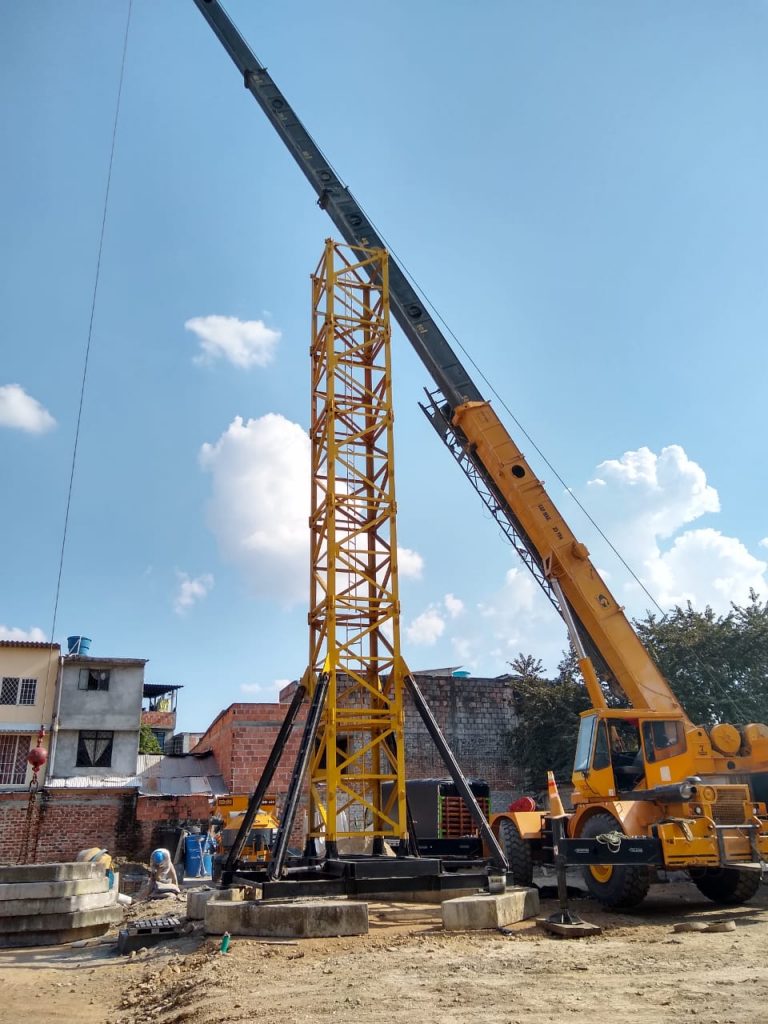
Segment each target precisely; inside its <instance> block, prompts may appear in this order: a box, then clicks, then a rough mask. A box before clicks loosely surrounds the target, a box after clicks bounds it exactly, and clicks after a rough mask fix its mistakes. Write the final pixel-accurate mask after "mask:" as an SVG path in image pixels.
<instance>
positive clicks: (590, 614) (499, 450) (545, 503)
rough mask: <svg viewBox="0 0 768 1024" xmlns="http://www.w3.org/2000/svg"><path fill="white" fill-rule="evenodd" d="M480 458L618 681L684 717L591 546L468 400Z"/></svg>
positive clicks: (496, 425) (635, 698)
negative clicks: (607, 582) (595, 561)
mask: <svg viewBox="0 0 768 1024" xmlns="http://www.w3.org/2000/svg"><path fill="white" fill-rule="evenodd" d="M454 422H455V423H456V425H457V426H458V427H459V428H460V429H461V431H462V433H463V434H464V436H465V437H466V439H467V442H468V443H469V445H470V446H471V447H472V448H473V449H474V452H475V455H476V457H477V458H478V459H479V460H480V462H482V464H483V466H484V467H485V469H486V471H487V472H488V473H489V475H490V476H491V478H492V480H493V482H494V483H495V485H496V488H497V490H498V491H499V492H501V494H502V495H503V496H504V498H505V500H506V501H507V502H508V504H509V505H510V506H511V507H512V508H513V509H514V510H515V515H516V517H517V519H518V522H519V523H520V526H521V527H522V529H523V530H524V532H525V535H526V536H527V537H528V538H529V539H530V541H531V542H532V544H533V546H534V547H535V549H536V550H537V551H538V553H539V555H540V556H541V557H542V559H543V562H544V571H545V573H546V575H547V576H549V577H553V578H555V579H557V580H558V582H559V584H560V586H561V588H562V590H563V593H564V595H565V597H566V599H567V601H568V604H569V606H570V607H571V608H572V609H573V611H574V612H575V614H576V616H577V617H578V619H579V621H580V623H581V625H582V626H583V628H584V629H585V630H586V632H587V634H588V635H589V636H590V637H592V638H593V639H594V640H595V642H596V645H597V647H598V649H599V651H600V654H601V656H602V658H603V659H604V660H605V662H606V665H607V667H608V668H609V669H610V670H611V672H612V673H613V674H614V676H615V678H616V681H617V682H618V684H619V686H620V687H621V689H622V690H623V691H624V693H625V694H626V696H627V698H628V700H629V702H630V703H631V704H632V706H633V707H636V708H648V709H651V710H654V711H670V712H675V713H676V714H680V712H681V711H682V709H681V707H680V704H679V702H678V701H677V700H676V698H675V695H674V693H673V692H672V690H671V689H670V687H669V684H668V683H667V681H666V679H665V678H664V676H663V675H662V674H661V672H660V671H659V669H658V668H657V667H656V664H655V663H654V661H653V660H652V658H651V657H650V656H649V654H648V652H647V651H646V649H645V648H644V647H643V645H642V643H641V642H640V639H639V637H638V636H637V634H636V633H635V631H634V629H633V628H632V626H631V624H630V622H629V620H628V619H627V617H626V616H625V615H624V612H623V609H622V608H621V606H620V605H618V604H617V603H616V601H615V599H614V597H613V596H612V594H611V592H610V590H609V589H608V587H607V586H606V585H605V582H604V581H603V580H602V578H601V577H600V574H599V573H598V571H597V569H596V568H595V567H594V565H593V564H592V562H591V561H590V559H589V552H588V551H587V548H586V547H585V546H584V545H583V544H581V543H580V542H579V541H578V540H577V539H576V537H575V536H574V535H573V533H572V532H571V530H570V528H569V526H568V524H567V523H566V521H565V519H564V518H563V517H562V515H561V514H560V512H559V511H558V510H557V508H556V506H555V504H554V502H553V501H552V499H551V498H550V497H549V495H548V494H547V492H546V490H545V489H544V485H543V484H542V482H541V480H539V479H538V478H537V477H536V475H535V474H534V473H533V471H532V470H531V468H530V466H529V465H528V463H527V461H526V459H525V457H524V456H523V454H522V452H521V451H520V449H519V448H518V447H517V445H516V444H515V442H514V441H513V440H512V438H511V437H510V436H509V434H508V432H507V430H506V428H505V427H504V425H503V423H502V422H501V421H500V420H499V418H498V416H497V415H496V413H495V412H494V410H493V409H492V408H491V406H490V405H489V403H488V402H468V403H466V404H464V405H463V406H459V407H458V408H457V409H456V410H454Z"/></svg>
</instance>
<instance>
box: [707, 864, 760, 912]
mask: <svg viewBox="0 0 768 1024" xmlns="http://www.w3.org/2000/svg"><path fill="white" fill-rule="evenodd" d="M690 874H691V878H692V880H693V883H694V885H695V886H696V888H697V889H698V890H699V892H700V893H701V895H702V896H706V897H707V899H708V900H712V902H713V903H721V904H722V905H723V906H726V907H735V906H737V905H738V904H739V903H746V902H747V900H751V899H752V897H753V896H754V895H755V894H756V893H757V890H758V889H759V888H760V872H759V871H740V870H739V869H738V868H701V869H699V870H698V871H695V872H694V871H692V872H691V873H690Z"/></svg>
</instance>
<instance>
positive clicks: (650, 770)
mask: <svg viewBox="0 0 768 1024" xmlns="http://www.w3.org/2000/svg"><path fill="white" fill-rule="evenodd" d="M646 715H647V716H648V718H647V720H646ZM685 754H686V739H685V730H684V728H683V723H682V720H681V719H678V718H672V717H670V716H668V715H661V714H659V713H658V712H657V713H654V712H646V713H644V714H642V717H638V712H637V711H627V710H618V709H617V710H613V709H611V710H605V711H604V710H602V709H600V710H592V711H588V712H585V713H584V714H583V715H582V718H581V724H580V727H579V738H578V741H577V744H576V757H575V760H574V765H573V781H574V785H575V786H576V790H577V792H579V791H580V792H583V793H584V794H585V795H586V796H587V798H589V797H590V796H592V797H594V796H602V797H615V796H617V795H618V794H620V793H630V792H632V790H635V789H638V788H640V789H650V788H652V787H653V786H658V785H664V784H668V783H670V782H673V781H676V779H677V778H685V777H686V776H688V775H690V774H692V771H691V766H690V764H689V763H688V759H687V758H685ZM677 757H681V759H683V760H685V761H686V763H685V765H682V764H680V765H679V766H678V764H677V763H676V762H675V760H674V759H675V758H677Z"/></svg>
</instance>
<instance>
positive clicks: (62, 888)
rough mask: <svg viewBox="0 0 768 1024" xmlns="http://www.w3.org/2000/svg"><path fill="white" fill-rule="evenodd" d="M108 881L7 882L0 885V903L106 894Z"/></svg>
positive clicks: (94, 879) (98, 879)
mask: <svg viewBox="0 0 768 1024" xmlns="http://www.w3.org/2000/svg"><path fill="white" fill-rule="evenodd" d="M108 889H109V879H108V878H107V876H106V875H105V874H102V875H101V876H100V877H99V878H74V879H72V880H71V881H68V882H66V881H65V882H8V883H5V884H0V902H2V901H3V900H49V899H58V898H60V897H62V896H85V895H87V894H88V893H92V892H106V891H107V890H108Z"/></svg>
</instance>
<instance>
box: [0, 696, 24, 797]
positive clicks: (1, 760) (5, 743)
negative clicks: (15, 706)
mask: <svg viewBox="0 0 768 1024" xmlns="http://www.w3.org/2000/svg"><path fill="white" fill-rule="evenodd" d="M3 682H5V680H3ZM29 743H30V737H29V736H0V786H23V785H24V782H25V780H26V777H27V754H28V753H29Z"/></svg>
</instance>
